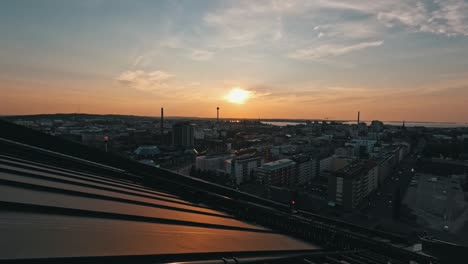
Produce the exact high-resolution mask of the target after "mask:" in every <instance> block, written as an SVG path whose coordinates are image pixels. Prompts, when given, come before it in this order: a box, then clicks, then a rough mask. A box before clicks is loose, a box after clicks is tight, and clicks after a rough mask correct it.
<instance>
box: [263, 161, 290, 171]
mask: <svg viewBox="0 0 468 264" xmlns="http://www.w3.org/2000/svg"><path fill="white" fill-rule="evenodd" d="M291 165H296V162H294V161H292V160H290V159H280V160H277V161H272V162H268V163H265V164H263V166H261V167H259V169H261V170H270V171H271V170H277V169H281V168H285V167H288V166H291Z"/></svg>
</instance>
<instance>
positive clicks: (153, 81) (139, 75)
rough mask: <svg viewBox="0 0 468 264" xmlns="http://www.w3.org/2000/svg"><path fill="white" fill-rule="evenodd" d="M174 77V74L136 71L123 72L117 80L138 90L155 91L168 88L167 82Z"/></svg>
mask: <svg viewBox="0 0 468 264" xmlns="http://www.w3.org/2000/svg"><path fill="white" fill-rule="evenodd" d="M173 77H174V75H173V74H170V73H167V72H164V71H152V72H146V71H142V70H136V71H125V72H122V73H121V74H120V75H119V76H117V78H116V79H117V81H118V82H119V83H120V84H122V85H125V86H129V87H131V88H134V89H137V90H141V91H155V90H158V89H159V88H162V87H166V86H167V81H168V80H169V79H171V78H173Z"/></svg>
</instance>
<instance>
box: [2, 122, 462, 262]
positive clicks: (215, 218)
mask: <svg viewBox="0 0 468 264" xmlns="http://www.w3.org/2000/svg"><path fill="white" fill-rule="evenodd" d="M0 230H1V235H0V262H4V261H8V262H15V263H27V262H31V263H96V262H100V263H116V262H117V263H128V262H130V263H169V262H185V263H410V262H411V261H413V263H445V262H448V263H454V262H456V261H459V260H461V263H463V262H464V261H463V260H464V259H462V258H461V257H463V256H464V252H466V249H465V248H463V247H460V246H458V245H454V246H451V245H445V244H443V243H442V244H443V246H438V245H439V244H440V243H439V242H437V243H435V242H434V241H428V240H422V241H411V240H410V239H409V238H407V237H402V236H399V235H395V234H391V233H385V232H381V231H378V230H372V229H367V228H364V227H360V226H355V225H352V224H349V223H346V222H342V221H338V220H335V219H330V218H326V217H322V216H320V215H317V214H311V213H308V212H302V211H299V212H297V211H294V212H292V211H291V208H290V207H289V206H288V205H284V204H280V203H275V202H273V201H270V200H265V199H262V198H259V197H256V196H252V195H249V194H245V193H242V192H239V191H236V190H233V189H229V188H226V187H223V186H219V185H216V184H212V183H209V182H205V181H203V180H200V179H195V178H191V177H187V176H183V175H180V174H177V173H174V172H171V171H167V170H164V169H160V168H155V167H152V166H148V165H145V164H142V163H138V162H135V161H132V160H129V159H127V158H125V157H121V156H118V155H115V154H111V153H104V152H102V151H99V150H97V149H93V148H89V147H86V146H84V145H80V144H78V143H74V142H71V141H67V140H64V139H60V138H56V137H53V136H49V135H46V134H42V133H40V132H37V131H33V130H30V129H27V128H24V127H20V126H17V125H14V124H11V123H8V122H5V121H1V120H0ZM422 242H424V244H427V245H429V247H428V249H429V250H427V251H424V248H423V251H418V252H415V251H413V248H414V247H413V246H414V244H418V243H422ZM448 252H450V255H448V254H446V253H448Z"/></svg>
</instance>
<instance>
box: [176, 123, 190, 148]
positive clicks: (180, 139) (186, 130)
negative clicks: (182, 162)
mask: <svg viewBox="0 0 468 264" xmlns="http://www.w3.org/2000/svg"><path fill="white" fill-rule="evenodd" d="M172 130H173V131H172V144H173V145H174V146H177V147H185V148H191V147H193V146H194V144H195V135H194V134H195V125H194V124H191V123H190V122H180V123H176V124H175V125H174V126H173V127H172Z"/></svg>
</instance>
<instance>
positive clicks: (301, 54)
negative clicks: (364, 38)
mask: <svg viewBox="0 0 468 264" xmlns="http://www.w3.org/2000/svg"><path fill="white" fill-rule="evenodd" d="M383 43H384V42H383V41H382V40H380V41H373V42H361V43H358V44H353V45H349V46H339V45H320V46H317V47H310V48H306V49H300V50H296V51H294V52H292V53H291V54H289V57H290V58H293V59H298V60H321V59H323V58H329V57H336V56H340V55H344V54H346V53H350V52H353V51H357V50H362V49H365V48H369V47H377V46H380V45H382V44H383Z"/></svg>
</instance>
